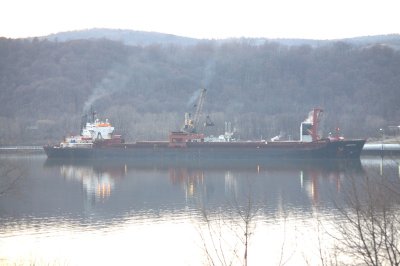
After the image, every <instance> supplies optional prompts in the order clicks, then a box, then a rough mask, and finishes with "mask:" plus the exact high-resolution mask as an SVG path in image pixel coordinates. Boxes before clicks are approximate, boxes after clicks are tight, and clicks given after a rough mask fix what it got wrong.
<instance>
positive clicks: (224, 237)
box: [200, 180, 258, 266]
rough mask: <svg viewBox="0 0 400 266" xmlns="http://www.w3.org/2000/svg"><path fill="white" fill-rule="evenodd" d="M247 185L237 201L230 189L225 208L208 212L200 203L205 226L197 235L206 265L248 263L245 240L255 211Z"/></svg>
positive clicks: (249, 235)
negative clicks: (204, 254)
mask: <svg viewBox="0 0 400 266" xmlns="http://www.w3.org/2000/svg"><path fill="white" fill-rule="evenodd" d="M247 181H248V180H247ZM248 187H249V189H248V191H246V192H244V194H245V195H244V198H243V200H241V201H239V199H238V197H237V195H236V194H235V193H232V194H233V195H232V200H231V201H230V202H229V204H228V206H229V207H228V208H227V209H226V210H223V211H217V212H214V213H209V212H208V211H207V210H206V208H205V206H201V214H202V217H203V219H204V222H205V223H204V224H205V227H206V230H201V231H200V236H201V239H202V242H203V247H204V250H205V253H206V255H207V260H208V263H209V264H210V265H237V264H239V265H245V266H247V264H248V257H249V243H250V238H251V236H252V234H253V232H254V229H255V221H254V218H255V216H256V214H257V212H258V209H257V207H256V205H255V204H254V200H253V196H252V189H251V186H250V183H249V186H248Z"/></svg>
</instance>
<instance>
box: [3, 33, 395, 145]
mask: <svg viewBox="0 0 400 266" xmlns="http://www.w3.org/2000/svg"><path fill="white" fill-rule="evenodd" d="M0 58H1V60H0V125H1V126H0V144H2V145H6V144H44V143H47V142H49V141H50V142H54V141H58V140H60V138H62V136H64V135H66V134H69V133H75V134H76V133H79V124H80V120H81V116H82V115H83V113H84V111H85V109H86V110H87V109H88V108H90V106H91V105H93V107H94V109H95V110H96V111H97V112H98V113H99V115H100V116H101V117H103V118H109V119H110V121H111V122H112V123H113V125H114V126H115V127H116V129H117V131H118V132H119V133H122V134H124V135H125V138H126V139H127V140H128V141H134V140H136V139H138V140H144V139H146V140H154V139H166V138H167V135H168V132H169V131H171V130H178V129H180V127H181V126H182V125H183V119H184V113H185V112H190V111H193V104H194V102H193V98H195V96H196V93H198V91H199V90H200V89H201V88H203V87H204V88H206V89H207V97H206V103H205V105H204V115H203V118H204V117H205V115H210V116H211V118H212V119H213V121H214V123H215V124H216V126H215V127H214V128H210V129H207V130H208V131H209V132H207V133H209V134H214V135H217V134H222V133H223V131H224V122H225V121H230V122H232V125H233V127H234V128H235V129H236V131H237V136H239V137H240V138H242V139H260V138H264V139H268V138H271V137H273V136H276V135H278V134H279V133H281V132H283V133H285V134H286V135H287V136H291V137H292V138H293V139H298V135H299V125H300V122H301V121H303V120H304V119H305V118H306V116H307V113H308V112H309V111H310V110H311V109H312V108H313V107H322V108H323V109H324V123H323V125H322V126H323V130H324V133H325V134H327V133H328V132H329V131H333V130H334V128H335V127H340V128H341V129H342V133H343V134H344V135H345V136H346V137H376V136H377V135H378V131H379V128H382V127H386V126H389V125H399V124H400V121H399V120H400V108H399V105H398V104H399V99H400V53H399V51H397V50H393V49H392V48H390V47H388V46H385V45H370V46H367V47H360V46H354V45H350V44H347V43H344V42H335V43H330V44H327V45H325V46H321V47H317V48H312V47H311V46H306V45H303V46H284V45H281V44H277V43H271V42H266V43H265V44H263V45H258V44H257V45H255V44H254V43H252V42H246V41H243V40H242V41H231V42H224V43H222V44H221V43H217V42H213V41H209V42H201V43H199V44H198V45H192V46H177V45H148V46H127V45H124V44H122V43H119V42H114V41H108V40H75V41H68V42H51V41H46V40H38V39H34V40H29V41H28V40H12V39H5V38H0Z"/></svg>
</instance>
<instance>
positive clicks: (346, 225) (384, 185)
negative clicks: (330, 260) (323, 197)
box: [336, 175, 400, 265]
mask: <svg viewBox="0 0 400 266" xmlns="http://www.w3.org/2000/svg"><path fill="white" fill-rule="evenodd" d="M348 178H349V180H351V186H350V189H349V190H348V191H347V194H346V200H345V204H343V205H342V206H339V205H338V209H339V210H340V213H341V217H340V219H338V222H337V227H336V228H337V230H338V232H339V237H336V238H337V240H338V241H339V243H340V245H339V246H338V248H339V250H340V251H341V252H344V253H347V254H349V255H351V256H353V257H355V258H356V260H359V261H361V262H362V263H363V264H365V265H400V250H399V247H400V246H399V245H400V231H399V229H400V223H399V222H400V212H399V211H398V203H399V200H400V197H399V194H398V191H400V190H399V184H398V182H394V181H393V180H390V178H388V177H385V176H374V177H370V176H368V175H366V176H363V177H359V178H355V177H353V176H351V177H348Z"/></svg>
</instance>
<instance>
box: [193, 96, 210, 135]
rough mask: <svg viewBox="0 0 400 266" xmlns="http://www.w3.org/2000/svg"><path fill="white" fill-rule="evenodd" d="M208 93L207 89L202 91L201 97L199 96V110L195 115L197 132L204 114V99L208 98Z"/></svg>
mask: <svg viewBox="0 0 400 266" xmlns="http://www.w3.org/2000/svg"><path fill="white" fill-rule="evenodd" d="M206 93H207V90H206V89H202V90H201V92H200V96H199V101H198V103H197V108H196V112H195V113H194V117H193V127H194V129H195V130H196V129H197V127H198V125H199V121H200V117H201V114H202V110H203V104H204V99H205V97H206Z"/></svg>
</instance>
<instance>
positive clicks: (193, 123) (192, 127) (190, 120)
mask: <svg viewBox="0 0 400 266" xmlns="http://www.w3.org/2000/svg"><path fill="white" fill-rule="evenodd" d="M206 93H207V90H206V89H202V90H201V91H200V95H199V100H198V102H197V104H196V105H195V107H196V111H195V113H194V116H193V117H192V116H191V114H190V113H185V125H184V127H183V129H182V131H184V132H187V133H197V130H198V125H199V121H200V117H201V115H202V111H203V105H204V99H205V97H206ZM205 125H206V126H211V125H214V123H212V121H211V119H210V117H209V116H207V119H206V123H205Z"/></svg>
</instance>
